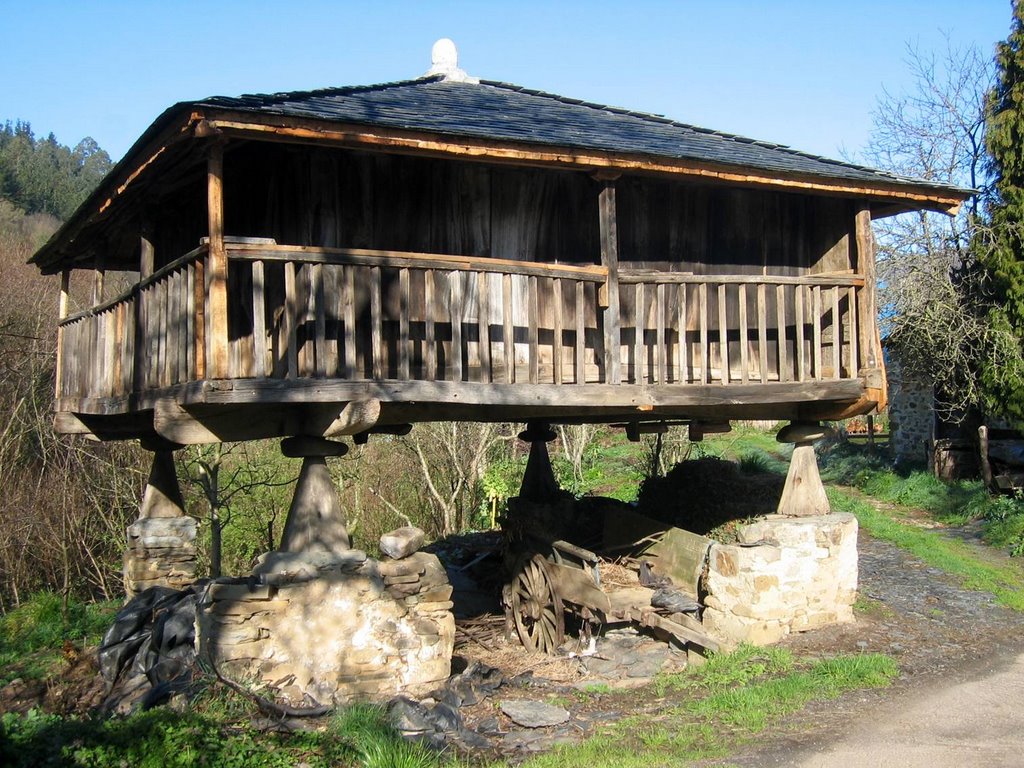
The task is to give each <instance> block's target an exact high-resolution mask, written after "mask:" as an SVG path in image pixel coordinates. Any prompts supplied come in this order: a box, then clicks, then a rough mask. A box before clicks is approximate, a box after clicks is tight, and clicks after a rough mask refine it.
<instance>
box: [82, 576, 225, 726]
mask: <svg viewBox="0 0 1024 768" xmlns="http://www.w3.org/2000/svg"><path fill="white" fill-rule="evenodd" d="M205 586H206V583H205V582H198V583H196V584H194V585H192V586H191V587H189V588H188V589H184V590H176V589H171V588H169V587H150V588H149V589H147V590H145V591H144V592H142V593H140V594H139V595H137V596H136V597H134V598H132V599H131V600H130V601H129V602H128V603H127V604H126V605H125V606H124V607H123V608H122V609H121V610H120V611H118V613H117V616H115V617H114V623H113V625H111V627H110V629H108V630H107V632H106V634H105V635H104V636H103V642H102V643H101V644H100V649H99V667H100V674H101V675H102V676H103V679H104V680H106V682H107V686H108V689H109V691H110V693H109V695H108V699H107V700H108V703H109V705H111V706H116V705H118V704H120V703H122V702H125V701H126V700H131V701H132V702H135V701H138V702H139V703H140V704H141V706H142V708H143V709H147V708H149V707H152V706H155V705H157V704H160V703H163V702H165V701H166V700H167V699H169V698H170V697H171V696H172V695H173V694H174V693H177V692H180V691H182V690H184V689H185V688H186V687H187V686H188V684H189V683H190V682H191V681H192V670H193V668H194V666H195V661H196V647H195V644H196V637H195V622H196V606H197V604H198V602H199V598H200V595H201V593H202V591H203V589H204V588H205Z"/></svg>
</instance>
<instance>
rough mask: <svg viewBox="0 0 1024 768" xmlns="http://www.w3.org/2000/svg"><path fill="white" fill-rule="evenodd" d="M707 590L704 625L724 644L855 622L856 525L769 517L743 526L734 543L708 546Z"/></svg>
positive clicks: (761, 641) (834, 517)
mask: <svg viewBox="0 0 1024 768" xmlns="http://www.w3.org/2000/svg"><path fill="white" fill-rule="evenodd" d="M705 587H706V590H707V594H706V596H705V600H704V602H705V606H706V608H705V610H704V614H703V623H704V626H705V628H706V629H707V630H708V631H709V632H710V633H711V634H712V635H714V636H716V637H718V638H721V639H722V640H723V641H724V642H726V643H727V644H736V643H741V642H747V643H753V644H755V645H766V644H769V643H774V642H777V641H778V640H781V639H782V638H783V637H785V636H786V635H788V634H789V633H790V632H801V631H804V630H808V629H816V628H818V627H823V626H826V625H829V624H836V623H842V622H848V621H853V603H854V600H856V597H857V519H856V518H855V517H854V516H853V515H850V514H845V513H842V514H829V515H821V516H812V517H783V516H780V515H773V516H769V517H768V518H767V519H765V520H761V521H758V522H756V523H753V524H751V525H748V526H745V527H744V528H742V529H741V530H740V533H739V543H738V544H717V543H716V544H713V545H712V546H711V548H710V551H709V553H708V569H707V576H706V581H705Z"/></svg>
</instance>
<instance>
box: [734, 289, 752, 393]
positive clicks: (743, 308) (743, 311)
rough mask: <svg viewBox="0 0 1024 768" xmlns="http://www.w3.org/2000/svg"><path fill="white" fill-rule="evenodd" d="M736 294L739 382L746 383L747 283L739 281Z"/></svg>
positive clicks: (748, 380) (747, 365)
mask: <svg viewBox="0 0 1024 768" xmlns="http://www.w3.org/2000/svg"><path fill="white" fill-rule="evenodd" d="M737 294H738V299H737V301H738V304H739V310H740V318H739V322H740V383H741V384H747V383H749V382H750V360H749V350H748V349H747V343H748V338H747V337H748V334H749V328H748V326H747V285H746V283H740V285H739V290H738V291H737Z"/></svg>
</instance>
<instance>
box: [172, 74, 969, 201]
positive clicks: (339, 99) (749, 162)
mask: <svg viewBox="0 0 1024 768" xmlns="http://www.w3.org/2000/svg"><path fill="white" fill-rule="evenodd" d="M190 106H193V107H199V108H202V107H220V108H226V109H232V110H239V111H244V112H253V113H258V114H268V115H281V116H287V117H300V118H313V119H318V120H330V121H337V122H345V123H357V124H365V125H371V126H385V127H388V128H399V129H407V130H414V131H428V132H432V133H440V134H445V135H449V136H463V137H469V138H476V139H491V140H497V141H508V142H521V143H527V144H534V145H551V146H558V147H573V148H580V149H593V150H604V151H609V152H615V153H619V152H621V153H630V154H637V153H638V154H642V155H649V156H652V157H656V158H669V159H673V160H694V161H703V162H710V163H716V164H722V165H732V166H737V167H740V168H748V169H759V170H763V171H769V172H782V173H789V174H801V175H810V176H818V177H824V178H829V179H836V180H845V181H861V182H867V183H870V184H879V183H887V184H896V185H908V186H914V187H928V188H932V189H935V190H938V191H947V192H948V191H955V192H959V193H965V192H968V190H961V189H959V188H957V187H953V186H951V185H948V184H943V183H938V182H932V181H928V180H924V179H913V178H909V177H905V176H898V175H896V174H892V173H888V172H885V171H880V170H876V169H872V168H866V167H864V166H858V165H854V164H851V163H846V162H841V161H838V160H830V159H828V158H825V157H819V156H817V155H812V154H808V153H805V152H799V151H797V150H794V149H791V148H789V147H786V146H783V145H781V144H773V143H770V142H764V141H756V140H754V139H748V138H744V137H742V136H735V135H732V134H727V133H721V132H718V131H712V130H708V129H706V128H699V127H697V126H693V125H687V124H686V123H681V122H677V121H675V120H670V119H667V118H665V117H661V116H659V115H652V114H646V113H642V112H634V111H630V110H626V109H620V108H616V107H609V106H606V105H602V104H592V103H588V102H584V101H580V100H578V99H570V98H566V97H563V96H557V95H554V94H550V93H544V92H543V91H535V90H530V89H527V88H522V87H520V86H517V85H511V84H509V83H502V82H498V81H491V80H484V81H481V82H479V83H468V82H458V81H453V80H445V79H444V78H443V77H440V76H438V77H425V78H420V79H417V80H405V81H401V82H395V83H384V84H380V85H369V86H354V87H343V88H330V89H324V90H317V91H298V92H292V93H275V94H254V95H245V96H239V97H222V96H218V97H212V98H209V99H204V100H202V101H199V102H193V103H192V104H191V105H190Z"/></svg>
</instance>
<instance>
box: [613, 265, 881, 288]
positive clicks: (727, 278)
mask: <svg viewBox="0 0 1024 768" xmlns="http://www.w3.org/2000/svg"><path fill="white" fill-rule="evenodd" d="M619 283H621V284H644V285H682V284H685V285H821V286H829V287H831V286H834V285H837V286H840V287H843V288H861V287H863V286H864V278H863V277H862V276H860V275H850V274H842V275H837V274H817V275H799V276H795V275H714V274H711V275H695V274H693V273H692V272H656V271H653V270H652V271H643V272H640V271H635V270H623V269H620V270H619Z"/></svg>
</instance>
